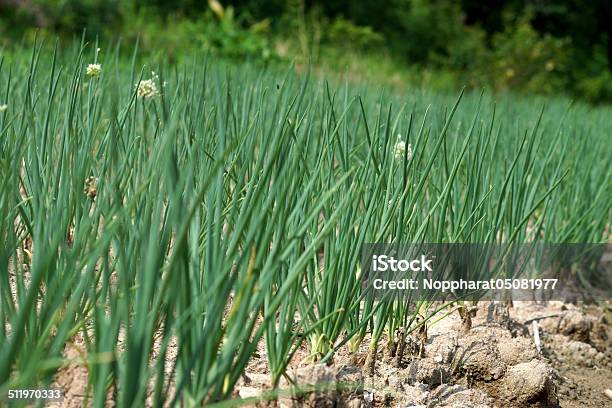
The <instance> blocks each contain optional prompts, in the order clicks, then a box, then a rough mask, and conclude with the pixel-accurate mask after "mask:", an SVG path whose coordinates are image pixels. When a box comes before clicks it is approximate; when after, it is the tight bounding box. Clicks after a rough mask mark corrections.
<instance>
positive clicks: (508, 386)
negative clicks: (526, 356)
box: [502, 360, 558, 405]
mask: <svg viewBox="0 0 612 408" xmlns="http://www.w3.org/2000/svg"><path fill="white" fill-rule="evenodd" d="M503 387H504V388H503V390H502V392H503V393H504V394H505V397H506V399H507V400H509V401H513V402H514V401H515V402H518V403H521V404H524V403H527V402H536V401H541V402H544V403H545V404H547V405H556V404H557V403H558V400H557V393H556V390H555V386H554V384H553V378H552V370H551V369H550V368H549V367H548V366H547V365H546V364H545V363H544V362H542V361H539V360H532V361H530V362H528V363H521V364H517V365H515V366H512V367H510V368H509V369H508V371H507V372H506V376H505V377H504V380H503Z"/></svg>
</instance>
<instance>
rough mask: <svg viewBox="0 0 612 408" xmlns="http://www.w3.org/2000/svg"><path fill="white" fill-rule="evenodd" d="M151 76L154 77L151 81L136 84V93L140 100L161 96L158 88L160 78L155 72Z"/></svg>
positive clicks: (146, 80)
mask: <svg viewBox="0 0 612 408" xmlns="http://www.w3.org/2000/svg"><path fill="white" fill-rule="evenodd" d="M151 75H152V76H153V77H152V78H151V79H145V80H142V81H140V82H139V83H137V84H136V86H137V89H136V93H137V95H138V97H139V98H154V97H156V96H159V95H160V93H159V89H158V88H157V81H158V80H159V76H158V75H157V74H156V73H155V72H151Z"/></svg>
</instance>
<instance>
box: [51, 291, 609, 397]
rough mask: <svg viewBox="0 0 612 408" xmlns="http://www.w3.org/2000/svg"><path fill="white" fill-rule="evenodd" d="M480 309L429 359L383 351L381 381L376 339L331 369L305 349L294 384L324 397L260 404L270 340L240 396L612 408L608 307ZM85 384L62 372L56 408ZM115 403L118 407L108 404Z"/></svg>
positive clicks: (409, 350) (81, 392)
mask: <svg viewBox="0 0 612 408" xmlns="http://www.w3.org/2000/svg"><path fill="white" fill-rule="evenodd" d="M471 311H472V313H471V314H472V316H473V317H472V324H471V328H469V330H466V327H465V325H464V324H462V320H461V318H460V317H459V314H458V313H457V312H453V313H452V314H450V315H449V316H448V317H447V318H445V319H442V320H440V321H438V322H436V323H435V324H432V325H431V326H429V327H428V330H427V335H426V342H425V343H424V349H423V350H422V351H420V350H418V349H419V348H418V347H416V346H415V344H416V342H417V339H416V338H415V336H407V338H406V346H405V350H406V351H405V352H404V354H403V356H402V358H399V359H398V358H397V355H395V356H394V355H390V353H391V352H390V351H388V350H390V349H388V348H387V349H385V348H384V347H379V352H378V355H377V359H376V365H375V370H374V373H373V375H367V374H366V373H367V372H368V370H367V368H366V366H365V364H364V363H365V360H366V355H367V343H368V340H369V339H367V338H366V339H365V341H364V342H363V344H362V346H361V347H360V350H359V352H358V354H357V355H349V354H348V352H347V351H346V350H340V351H339V352H338V354H337V356H336V357H335V358H334V362H333V363H331V364H329V365H323V364H313V363H311V362H307V361H309V360H308V359H307V358H306V357H307V350H306V349H305V346H304V347H303V348H302V349H300V350H299V351H298V353H296V355H295V357H294V359H293V362H292V365H291V367H290V369H289V371H288V372H289V377H290V378H291V379H292V381H295V382H296V383H297V384H298V385H300V386H301V387H302V388H307V387H309V386H314V387H315V388H316V390H317V391H316V392H307V393H302V394H300V395H299V396H298V394H297V393H296V392H295V391H289V390H290V389H291V387H290V386H289V382H288V381H287V380H285V379H283V380H282V381H281V385H280V387H281V389H283V390H285V391H284V393H283V395H282V396H281V397H279V398H278V399H275V400H272V401H269V400H268V401H264V400H259V401H258V402H252V401H253V398H255V399H257V398H258V397H259V396H260V395H261V393H262V392H265V391H267V390H269V389H270V383H269V374H268V368H267V359H266V350H265V347H264V344H263V341H262V342H261V343H260V347H259V350H258V352H257V354H256V356H255V357H253V358H252V359H251V361H250V363H249V365H248V367H247V370H246V373H245V375H244V376H243V377H242V379H241V380H240V382H239V383H238V385H237V387H236V392H235V394H236V398H251V400H249V401H251V402H248V403H245V405H246V406H258V407H269V406H272V407H279V408H280V407H287V408H288V407H317V408H318V407H350V408H358V407H386V406H388V407H402V408H408V407H411V408H423V407H438V408H443V407H444V408H486V407H558V406H560V407H564V408H565V407H568V408H578V407H610V406H612V399H610V397H608V396H606V394H605V391H606V390H607V389H611V388H612V332H611V326H610V324H609V318H610V317H611V316H612V307H611V306H610V305H609V304H600V305H597V306H575V305H572V304H563V303H560V302H549V303H547V304H536V303H533V302H514V304H513V305H510V306H509V305H506V304H501V303H490V302H480V303H479V304H478V305H477V306H473V307H472V309H471ZM536 332H537V333H536ZM538 338H539V350H538V346H537V345H536V343H537V342H538V341H537V340H536V339H538ZM421 339H423V338H422V336H421ZM382 343H386V339H383V341H382ZM84 349H85V348H84V344H83V341H82V339H78V338H77V339H75V342H74V344H70V345H68V346H66V349H65V355H66V357H68V358H70V359H71V360H72V361H78V359H79V357H81V358H84V357H85V356H84V353H85V352H84ZM169 355H171V356H172V355H175V353H174V352H172V353H170V354H169ZM168 366H169V365H168ZM86 384H87V369H86V368H85V366H84V365H82V364H78V363H76V362H74V363H71V364H69V365H68V366H65V367H63V368H62V369H60V371H59V373H58V374H57V376H56V380H55V383H54V386H55V387H58V388H61V389H62V390H63V391H64V395H65V398H64V400H63V401H62V402H61V403H53V404H50V405H48V406H53V407H82V406H85V405H88V403H87V401H88V400H87V399H86V398H85V395H86V394H87V393H88V390H87V389H86ZM111 395H112V394H110V393H109V397H111ZM89 401H90V400H89ZM114 405H115V404H114V403H113V402H112V400H109V403H108V405H107V406H109V407H112V406H114Z"/></svg>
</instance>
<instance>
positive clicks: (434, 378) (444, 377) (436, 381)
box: [408, 358, 450, 387]
mask: <svg viewBox="0 0 612 408" xmlns="http://www.w3.org/2000/svg"><path fill="white" fill-rule="evenodd" d="M408 372H409V373H410V374H409V381H410V382H411V383H414V382H421V383H425V384H429V385H430V386H432V387H436V386H438V385H440V384H444V383H446V382H448V381H449V380H450V371H449V369H448V367H447V366H446V365H445V364H440V363H438V362H436V361H435V360H434V359H433V358H422V359H417V360H413V361H412V363H410V367H409V368H408Z"/></svg>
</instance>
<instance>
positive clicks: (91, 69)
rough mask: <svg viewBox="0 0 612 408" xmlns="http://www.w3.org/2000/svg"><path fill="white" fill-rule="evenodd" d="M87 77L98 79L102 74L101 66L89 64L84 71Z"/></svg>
mask: <svg viewBox="0 0 612 408" xmlns="http://www.w3.org/2000/svg"><path fill="white" fill-rule="evenodd" d="M86 73H87V76H88V77H90V78H98V77H99V76H100V74H101V73H102V65H100V64H89V65H87V70H86Z"/></svg>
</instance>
